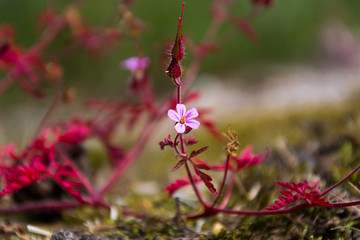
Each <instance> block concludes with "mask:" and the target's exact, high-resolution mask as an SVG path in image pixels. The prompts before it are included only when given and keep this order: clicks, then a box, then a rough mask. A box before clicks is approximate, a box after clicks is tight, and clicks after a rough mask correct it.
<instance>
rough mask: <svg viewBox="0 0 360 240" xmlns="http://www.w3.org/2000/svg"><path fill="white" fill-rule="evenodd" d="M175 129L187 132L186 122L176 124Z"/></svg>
mask: <svg viewBox="0 0 360 240" xmlns="http://www.w3.org/2000/svg"><path fill="white" fill-rule="evenodd" d="M175 131H176V132H177V133H184V132H185V124H181V123H177V124H175Z"/></svg>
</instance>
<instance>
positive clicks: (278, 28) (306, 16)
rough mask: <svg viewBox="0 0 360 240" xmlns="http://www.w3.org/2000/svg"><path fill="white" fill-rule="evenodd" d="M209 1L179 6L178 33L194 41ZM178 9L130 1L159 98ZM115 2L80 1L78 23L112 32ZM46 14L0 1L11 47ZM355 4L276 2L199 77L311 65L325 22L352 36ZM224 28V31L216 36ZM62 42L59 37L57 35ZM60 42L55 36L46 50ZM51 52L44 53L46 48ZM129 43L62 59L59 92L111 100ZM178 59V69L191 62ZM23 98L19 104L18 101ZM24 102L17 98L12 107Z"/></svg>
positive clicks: (121, 81)
mask: <svg viewBox="0 0 360 240" xmlns="http://www.w3.org/2000/svg"><path fill="white" fill-rule="evenodd" d="M56 2H57V5H58V9H59V10H60V11H64V8H65V7H66V6H68V5H69V4H70V3H71V2H72V1H65V0H63V1H56ZM211 2H212V1H204V0H203V1H186V7H185V12H184V27H183V32H184V34H186V35H188V36H189V37H190V38H191V39H192V40H194V41H195V42H199V41H200V40H201V38H202V36H203V35H204V32H205V31H206V28H207V25H208V23H209V20H210V6H211ZM180 3H181V2H180V1H175V0H169V1H164V0H153V1H145V0H139V1H135V5H134V8H133V12H134V15H135V16H137V17H139V18H140V19H142V20H143V21H144V22H145V23H146V26H147V27H146V31H145V33H144V35H143V36H142V37H141V46H142V49H143V51H144V52H145V54H146V55H148V56H151V57H152V58H153V59H154V65H153V68H152V78H153V79H154V80H155V84H156V89H157V91H158V92H159V93H160V94H164V91H165V90H166V89H171V88H172V87H173V86H172V83H171V81H169V79H168V78H167V77H166V76H165V74H164V66H162V65H163V64H161V63H160V60H161V55H162V54H163V46H164V43H165V42H166V41H170V40H172V39H173V38H174V35H175V31H176V24H177V18H178V16H179V14H180V10H181V9H180V8H181V4H180ZM118 4H119V0H107V1H85V2H84V4H83V7H81V12H82V14H83V16H84V17H85V19H86V21H87V22H88V23H90V24H91V25H94V26H102V27H115V28H116V27H117V26H118V22H119V18H120V14H119V11H117V10H116V9H117V5H118ZM250 4H251V2H250V0H242V1H239V0H237V1H235V6H234V8H233V9H232V12H233V13H234V14H236V15H237V16H248V15H249V12H250ZM45 8H46V1H44V0H32V1H28V0H0V23H1V24H3V23H11V24H13V25H14V26H15V27H16V31H17V33H16V42H17V43H18V44H19V45H20V46H23V47H28V46H31V45H32V44H33V43H34V42H35V41H36V39H37V38H38V37H39V34H40V33H41V31H40V30H41V29H39V27H38V26H37V19H38V17H39V13H40V12H41V11H43V10H44V9H45ZM359 10H360V2H359V1H356V0H341V1H339V0H316V1H314V0H276V1H275V2H274V4H273V5H272V6H271V7H270V8H261V9H260V12H259V15H258V17H256V18H255V19H254V20H253V21H252V24H253V26H254V29H255V30H256V32H257V34H258V36H259V42H257V43H252V42H250V41H249V40H248V39H247V38H246V37H245V36H244V35H243V34H241V33H239V34H238V35H237V36H236V37H235V38H233V39H232V40H231V41H230V42H229V43H228V44H226V45H224V46H221V49H220V50H219V51H217V52H215V53H214V54H211V55H210V56H209V57H208V58H206V60H205V61H204V65H203V67H202V69H201V72H203V73H206V72H211V73H212V74H216V75H218V76H223V75H232V74H240V73H241V75H242V76H244V75H245V76H247V77H248V79H249V81H259V80H261V74H263V71H262V70H264V69H266V67H267V66H269V64H271V65H274V64H283V63H291V62H295V63H296V62H311V61H313V60H314V59H316V58H317V52H318V50H319V35H320V32H321V29H322V28H323V27H324V25H325V24H326V23H327V22H328V21H339V22H342V23H343V24H345V25H346V26H348V27H349V28H350V29H353V30H356V31H357V30H358V29H359V25H360V14H359ZM230 28H232V26H230V25H229V24H228V25H225V26H224V28H223V29H222V31H224V32H225V31H227V30H228V29H230ZM65 35H66V34H65ZM64 43H66V37H64V36H62V37H60V39H59V40H58V41H57V42H56V43H55V44H54V46H53V48H54V49H56V47H59V46H61V44H64ZM50 51H51V49H50ZM134 54H135V52H134V49H133V45H132V40H131V39H122V40H121V41H120V43H119V45H118V47H117V48H116V49H115V50H114V51H111V53H110V54H105V55H103V56H101V57H99V58H95V59H94V58H90V57H89V56H88V54H86V53H84V52H82V53H80V54H74V55H72V56H71V57H69V58H66V59H64V60H63V61H62V62H61V64H63V66H64V70H65V82H66V85H67V86H75V87H76V88H77V90H78V92H80V93H81V94H86V95H89V96H93V97H97V96H116V95H118V94H119V93H121V92H122V89H123V88H124V87H125V86H126V84H127V78H128V75H129V74H128V72H127V71H125V70H122V69H120V68H119V62H120V61H121V60H123V59H126V58H128V57H130V56H132V55H134ZM191 57H192V56H191V54H188V55H186V58H185V59H184V61H183V65H184V66H185V67H186V66H187V64H188V63H189V62H190V61H191ZM0 76H4V73H0ZM17 93H18V89H17V87H13V88H11V90H10V91H8V92H6V93H5V94H4V95H3V96H1V98H2V101H0V102H1V103H0V106H1V107H2V108H3V107H6V105H8V104H9V102H8V101H6V104H4V99H9V98H11V99H12V96H13V94H16V98H14V99H12V100H14V101H15V102H17V100H16V99H17V97H18V94H17ZM25 99H26V97H25ZM23 100H24V98H22V97H20V101H23Z"/></svg>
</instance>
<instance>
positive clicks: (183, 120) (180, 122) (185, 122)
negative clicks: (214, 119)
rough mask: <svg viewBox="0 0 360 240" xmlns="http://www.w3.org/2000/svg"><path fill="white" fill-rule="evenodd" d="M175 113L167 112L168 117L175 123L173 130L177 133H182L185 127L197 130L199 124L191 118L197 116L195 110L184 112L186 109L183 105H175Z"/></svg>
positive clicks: (172, 111)
mask: <svg viewBox="0 0 360 240" xmlns="http://www.w3.org/2000/svg"><path fill="white" fill-rule="evenodd" d="M176 111H177V112H175V111H174V110H172V109H170V110H169V111H168V116H169V118H170V119H171V120H174V121H175V122H177V123H176V124H175V130H176V132H178V133H184V132H185V130H186V127H191V128H193V129H198V128H199V126H200V122H199V121H197V120H194V119H193V118H196V117H197V116H199V113H198V112H197V110H196V109H195V108H192V109H190V110H189V111H186V107H185V105H184V104H177V105H176Z"/></svg>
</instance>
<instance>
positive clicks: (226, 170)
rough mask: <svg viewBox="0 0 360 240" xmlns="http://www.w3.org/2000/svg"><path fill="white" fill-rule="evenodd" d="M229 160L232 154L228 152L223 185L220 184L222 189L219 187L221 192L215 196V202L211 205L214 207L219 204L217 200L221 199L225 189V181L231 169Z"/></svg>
mask: <svg viewBox="0 0 360 240" xmlns="http://www.w3.org/2000/svg"><path fill="white" fill-rule="evenodd" d="M229 161H230V155H229V154H228V155H227V157H226V161H225V164H226V165H225V170H224V177H223V180H222V182H221V186H220V189H219V193H218V195H217V196H216V198H215V200H214V202H213V204H212V205H211V207H214V206H215V205H216V204H217V202H218V201H219V199H220V195H221V193H222V191H223V189H224V186H225V182H226V179H227V173H228V171H229Z"/></svg>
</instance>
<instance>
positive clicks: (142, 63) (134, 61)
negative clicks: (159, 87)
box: [121, 57, 150, 72]
mask: <svg viewBox="0 0 360 240" xmlns="http://www.w3.org/2000/svg"><path fill="white" fill-rule="evenodd" d="M149 64H150V59H149V58H147V57H144V58H139V57H131V58H128V59H126V60H124V61H122V62H121V66H122V67H123V68H124V69H127V70H130V71H131V72H135V71H137V70H140V71H142V70H144V69H146V68H147V67H148V66H149Z"/></svg>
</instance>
